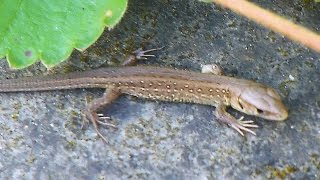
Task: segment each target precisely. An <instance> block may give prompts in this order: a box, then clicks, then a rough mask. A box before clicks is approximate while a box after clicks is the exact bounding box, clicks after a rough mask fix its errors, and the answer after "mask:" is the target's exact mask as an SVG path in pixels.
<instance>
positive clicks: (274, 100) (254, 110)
mask: <svg viewBox="0 0 320 180" xmlns="http://www.w3.org/2000/svg"><path fill="white" fill-rule="evenodd" d="M230 103H231V107H232V108H234V109H236V110H238V111H241V112H243V113H246V114H249V115H253V116H258V117H262V118H264V119H269V120H276V121H283V120H285V119H286V118H287V117H288V111H287V109H286V107H285V106H284V105H283V103H282V101H281V99H280V96H279V95H278V93H277V92H276V91H275V90H274V89H272V88H269V87H266V86H263V85H259V86H250V87H247V88H245V89H243V90H242V91H241V92H239V93H237V94H236V95H234V96H232V98H231V102H230Z"/></svg>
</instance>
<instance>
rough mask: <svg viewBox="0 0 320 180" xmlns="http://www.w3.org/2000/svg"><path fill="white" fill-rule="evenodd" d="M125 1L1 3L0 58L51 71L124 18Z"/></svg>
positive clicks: (19, 0) (16, 0)
mask: <svg viewBox="0 0 320 180" xmlns="http://www.w3.org/2000/svg"><path fill="white" fill-rule="evenodd" d="M126 7H127V0H0V58H2V57H4V56H6V57H7V59H8V62H9V64H10V67H12V68H24V67H27V66H29V65H31V64H33V63H35V62H36V61H37V60H41V61H42V63H43V64H44V65H45V66H47V67H52V66H54V65H56V64H58V63H60V62H62V61H63V60H65V59H67V58H68V56H70V54H71V52H72V50H73V49H74V48H76V49H79V50H83V49H85V48H87V47H88V46H90V45H91V44H92V43H93V42H95V41H96V40H97V39H98V37H99V36H100V35H101V34H102V32H103V30H104V28H105V26H107V27H109V28H112V27H113V26H115V25H116V24H117V23H118V22H119V21H120V19H121V17H122V16H123V14H124V12H125V10H126Z"/></svg>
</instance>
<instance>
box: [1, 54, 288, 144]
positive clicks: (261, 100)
mask: <svg viewBox="0 0 320 180" xmlns="http://www.w3.org/2000/svg"><path fill="white" fill-rule="evenodd" d="M153 50H155V49H151V50H147V51H143V50H141V49H139V50H137V51H135V52H134V54H133V55H130V56H129V57H128V58H127V60H126V61H125V62H124V63H123V65H127V66H126V67H112V68H100V69H96V70H90V71H85V72H74V73H70V74H66V75H50V76H42V77H34V78H25V79H11V80H2V81H0V92H26V91H48V90H61V89H75V88H106V91H105V93H104V95H103V97H101V98H98V99H95V100H94V101H93V102H91V103H90V104H89V105H88V106H87V109H86V112H85V115H86V118H87V119H88V120H90V121H91V122H92V123H93V125H94V127H95V130H96V132H97V134H98V135H99V136H100V137H101V138H102V139H103V140H104V141H105V142H107V140H106V138H105V137H104V136H103V135H102V134H101V133H100V131H99V130H98V124H103V125H107V126H112V127H114V125H112V124H110V123H106V122H102V121H101V120H100V119H99V116H98V115H97V112H98V110H100V109H101V108H102V107H103V106H106V105H108V104H110V103H111V102H112V101H113V100H115V99H117V98H118V97H119V96H120V95H121V94H129V95H132V96H137V97H141V98H147V99H153V100H161V101H174V102H188V103H197V104H205V105H210V106H215V107H216V109H215V115H216V117H217V119H218V120H219V121H221V122H224V123H227V124H228V125H229V126H231V127H232V128H234V129H235V130H237V131H238V132H239V133H240V134H241V135H244V134H243V132H242V131H246V132H249V133H252V134H255V133H254V132H253V131H252V130H250V129H249V128H255V127H258V126H257V125H255V124H253V121H243V120H242V118H243V117H241V118H239V119H236V118H234V117H233V116H232V115H230V114H229V113H228V112H226V108H227V107H228V106H231V107H232V108H234V109H236V110H238V111H241V112H243V113H245V114H248V115H253V116H258V117H262V118H264V119H269V120H276V121H282V120H285V119H286V118H287V116H288V112H287V109H286V108H285V106H284V105H283V103H282V102H281V99H280V96H279V95H278V93H277V92H276V91H275V90H274V89H272V88H270V87H267V86H265V85H263V84H259V83H256V82H253V81H249V80H243V79H236V78H233V77H227V76H223V75H218V74H221V73H219V72H216V71H215V70H212V69H210V68H212V67H213V68H217V66H205V67H203V72H205V73H198V72H190V71H184V70H176V69H170V68H161V67H150V66H136V67H130V66H128V65H132V64H134V63H135V62H136V61H137V59H145V58H147V57H149V56H153V55H147V54H145V53H147V52H150V51H153ZM218 70H219V69H218Z"/></svg>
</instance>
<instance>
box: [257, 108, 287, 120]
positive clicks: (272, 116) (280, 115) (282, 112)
mask: <svg viewBox="0 0 320 180" xmlns="http://www.w3.org/2000/svg"><path fill="white" fill-rule="evenodd" d="M256 115H257V116H259V117H262V118H264V119H268V120H274V121H283V120H285V119H287V118H288V111H287V110H286V109H285V108H284V107H283V108H280V109H278V111H276V112H270V111H264V110H262V109H259V108H257V111H256Z"/></svg>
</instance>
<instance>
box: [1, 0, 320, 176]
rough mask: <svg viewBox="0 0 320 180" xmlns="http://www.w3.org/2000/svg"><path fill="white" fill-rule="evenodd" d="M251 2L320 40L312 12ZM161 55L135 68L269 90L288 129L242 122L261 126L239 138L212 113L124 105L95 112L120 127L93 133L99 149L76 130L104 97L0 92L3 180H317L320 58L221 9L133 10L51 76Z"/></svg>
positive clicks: (156, 5)
mask: <svg viewBox="0 0 320 180" xmlns="http://www.w3.org/2000/svg"><path fill="white" fill-rule="evenodd" d="M254 2H256V3H258V4H260V5H261V6H264V7H265V8H268V9H271V10H273V11H276V12H277V13H280V14H282V15H284V16H286V17H288V18H290V19H292V20H294V21H296V22H299V23H301V24H303V25H304V26H307V27H309V28H311V29H313V30H314V31H317V32H319V28H320V18H319V14H320V10H319V9H320V4H318V5H314V4H312V3H309V4H308V3H307V2H308V1H303V2H304V3H302V1H300V0H294V1H291V0H273V1H269V0H256V1H254ZM161 46H165V48H164V49H163V50H161V51H158V52H156V55H157V57H156V58H150V59H149V60H147V61H145V62H140V64H153V65H155V66H172V67H177V68H185V69H191V70H194V71H199V69H200V65H201V64H207V63H218V64H220V65H221V66H222V67H223V68H224V69H225V71H226V74H227V75H229V76H235V77H240V78H246V79H252V80H255V81H258V82H261V83H264V84H267V85H269V86H271V87H274V88H275V89H276V90H277V91H278V92H280V94H281V97H282V99H283V100H284V103H285V104H286V106H287V107H288V109H289V111H290V114H289V118H288V120H287V121H285V122H282V123H278V122H272V121H267V120H263V119H260V118H256V117H249V116H245V118H246V119H252V120H254V121H256V123H257V124H258V125H259V128H258V129H256V130H255V132H256V133H257V136H252V135H250V134H247V136H246V137H241V136H239V134H238V133H237V132H235V131H234V130H232V129H230V128H228V127H227V126H226V125H222V124H220V123H218V122H217V121H216V120H215V117H214V115H213V110H214V108H213V107H208V106H203V105H194V104H175V103H167V102H154V101H146V100H143V99H137V98H133V97H129V96H122V97H121V98H119V99H118V100H117V101H116V102H115V103H114V104H113V105H112V106H110V107H109V108H106V109H104V110H103V111H102V113H104V114H105V115H110V116H111V117H112V118H113V119H114V123H115V124H117V125H118V127H119V129H117V130H115V129H109V128H101V131H102V133H103V134H105V135H106V137H107V138H108V139H109V141H110V144H108V145H106V144H104V143H103V141H102V140H101V139H99V138H97V136H96V134H95V131H94V129H93V127H92V126H91V125H90V124H86V125H85V126H84V128H83V129H81V124H82V121H83V117H82V112H83V111H82V110H83V108H84V107H85V105H86V103H87V102H88V101H90V100H91V99H92V98H97V97H100V96H101V95H102V93H103V90H99V89H87V90H82V89H78V90H65V91H55V92H36V93H8V94H0V98H1V105H0V112H1V116H0V132H1V134H0V135H1V136H0V150H1V151H0V178H1V179H22V178H23V179H226V178H228V179H266V178H270V179H319V178H320V93H319V92H320V55H319V54H318V53H315V52H313V51H311V50H309V49H307V48H304V47H302V46H300V45H298V44H296V43H294V42H292V41H290V40H287V39H286V38H283V37H282V36H280V35H278V34H275V33H274V32H272V31H270V30H267V29H265V28H263V27H261V26H259V25H257V24H255V23H254V22H251V21H249V20H247V19H245V18H243V17H240V16H238V15H236V14H234V13H232V12H230V11H229V10H226V9H223V8H221V7H217V6H215V5H209V4H204V3H199V2H197V1H195V0H184V1H178V0H155V1H148V0H131V1H130V3H129V8H128V11H127V13H126V15H125V17H124V18H123V20H122V21H121V23H120V24H119V25H118V26H116V27H115V28H114V29H113V30H112V31H110V32H109V31H107V30H106V31H105V32H104V34H103V35H102V36H101V38H100V39H99V40H98V41H97V42H96V43H95V44H94V45H93V46H92V47H90V48H89V49H88V50H86V51H85V52H83V53H79V52H74V53H73V55H72V57H71V58H70V60H69V61H68V62H65V63H63V64H62V65H61V66H59V67H57V68H55V69H53V70H52V71H51V72H50V73H62V72H70V71H77V70H86V69H92V68H98V67H101V66H117V65H119V64H120V62H121V59H123V58H124V56H125V55H126V54H128V53H129V52H130V51H133V50H135V49H137V48H139V47H144V48H154V47H161ZM79 59H80V61H79ZM0 70H1V71H0V72H1V78H18V77H22V76H30V75H40V74H43V73H44V71H45V68H44V67H43V66H41V65H40V64H37V65H34V66H32V67H30V68H28V69H25V70H22V71H12V70H9V69H8V66H7V65H6V62H5V61H1V69H0ZM230 112H231V113H232V114H234V115H235V116H236V117H240V116H241V115H242V114H241V113H239V112H236V111H233V110H230Z"/></svg>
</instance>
